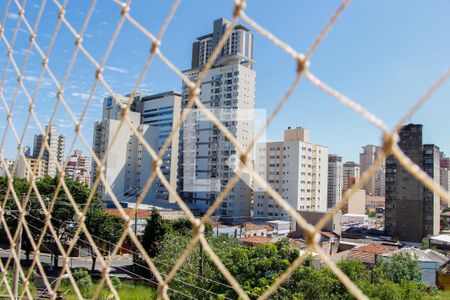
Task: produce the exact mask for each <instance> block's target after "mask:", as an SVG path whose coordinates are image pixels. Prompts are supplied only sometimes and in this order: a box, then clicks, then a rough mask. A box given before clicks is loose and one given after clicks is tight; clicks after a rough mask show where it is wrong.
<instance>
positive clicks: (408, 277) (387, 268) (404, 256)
mask: <svg viewBox="0 0 450 300" xmlns="http://www.w3.org/2000/svg"><path fill="white" fill-rule="evenodd" d="M374 272H375V274H376V278H377V280H383V279H387V280H390V281H392V282H394V283H402V282H404V281H419V280H420V277H421V272H420V266H419V262H418V261H417V258H416V257H412V256H411V255H410V254H409V253H404V252H403V253H396V254H394V255H393V256H392V257H391V258H389V259H383V260H380V261H378V262H377V265H376V267H375V270H374Z"/></svg>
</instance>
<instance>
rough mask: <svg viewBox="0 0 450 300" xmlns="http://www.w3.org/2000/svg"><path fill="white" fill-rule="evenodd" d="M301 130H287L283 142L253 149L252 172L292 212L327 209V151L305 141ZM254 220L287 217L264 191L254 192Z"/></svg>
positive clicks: (305, 130)
mask: <svg viewBox="0 0 450 300" xmlns="http://www.w3.org/2000/svg"><path fill="white" fill-rule="evenodd" d="M308 137H309V132H308V130H307V129H304V128H296V129H288V130H286V131H285V134H284V141H280V142H269V143H260V144H257V146H256V154H255V155H256V162H255V169H256V171H257V172H258V174H259V175H260V176H261V177H263V178H264V179H265V180H266V181H267V182H268V183H269V185H270V186H271V187H272V188H273V189H275V191H277V192H278V193H279V194H280V195H281V196H282V197H283V199H285V200H286V201H287V202H288V203H289V204H290V205H291V206H292V207H293V208H294V209H295V210H310V211H326V210H327V176H328V148H327V147H324V146H320V145H316V144H311V143H310V142H309V139H308ZM253 211H254V216H255V217H269V218H289V215H288V214H287V213H286V211H285V210H284V209H283V208H281V207H279V206H278V204H277V202H276V201H274V200H273V199H272V197H270V196H269V195H268V194H266V193H265V192H262V191H261V192H257V193H255V199H254V206H253Z"/></svg>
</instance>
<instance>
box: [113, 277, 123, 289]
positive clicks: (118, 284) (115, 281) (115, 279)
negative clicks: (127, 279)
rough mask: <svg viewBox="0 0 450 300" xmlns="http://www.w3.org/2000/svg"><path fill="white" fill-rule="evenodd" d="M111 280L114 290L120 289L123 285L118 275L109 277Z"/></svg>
mask: <svg viewBox="0 0 450 300" xmlns="http://www.w3.org/2000/svg"><path fill="white" fill-rule="evenodd" d="M111 282H112V284H113V286H114V288H115V289H116V290H120V289H121V288H122V287H123V283H122V280H120V278H119V277H111Z"/></svg>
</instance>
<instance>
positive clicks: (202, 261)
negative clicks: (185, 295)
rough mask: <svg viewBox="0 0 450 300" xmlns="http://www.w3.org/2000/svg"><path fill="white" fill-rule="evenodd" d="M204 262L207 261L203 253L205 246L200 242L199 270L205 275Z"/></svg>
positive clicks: (199, 272) (201, 274)
mask: <svg viewBox="0 0 450 300" xmlns="http://www.w3.org/2000/svg"><path fill="white" fill-rule="evenodd" d="M204 263H205V258H204V255H203V246H202V244H201V243H200V263H199V270H198V275H199V276H202V277H203V273H204Z"/></svg>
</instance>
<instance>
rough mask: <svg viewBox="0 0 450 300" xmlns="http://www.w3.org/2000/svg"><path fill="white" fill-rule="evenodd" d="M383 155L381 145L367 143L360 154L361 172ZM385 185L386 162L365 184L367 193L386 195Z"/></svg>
mask: <svg viewBox="0 0 450 300" xmlns="http://www.w3.org/2000/svg"><path fill="white" fill-rule="evenodd" d="M380 155H381V147H379V146H374V145H366V146H364V147H363V152H362V153H360V154H359V164H360V166H361V174H363V173H364V172H366V171H367V170H368V169H369V168H370V166H371V165H372V164H373V163H374V162H375V161H376V160H377V159H378V157H379V156H380ZM384 185H385V167H384V162H383V164H382V165H381V166H380V168H379V169H378V171H377V172H376V173H375V174H374V175H373V176H372V177H371V178H370V179H369V181H368V182H367V183H366V184H365V186H364V189H365V190H366V193H367V194H368V195H371V196H384Z"/></svg>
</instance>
